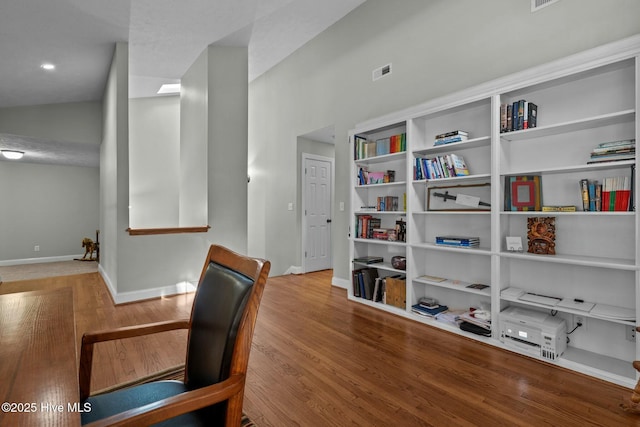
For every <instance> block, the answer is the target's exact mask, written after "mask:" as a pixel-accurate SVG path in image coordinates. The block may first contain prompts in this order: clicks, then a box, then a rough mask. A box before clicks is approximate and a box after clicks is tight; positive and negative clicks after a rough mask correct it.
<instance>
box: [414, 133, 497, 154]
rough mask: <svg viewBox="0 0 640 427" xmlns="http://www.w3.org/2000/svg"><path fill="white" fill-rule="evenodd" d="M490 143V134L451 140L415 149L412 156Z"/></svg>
mask: <svg viewBox="0 0 640 427" xmlns="http://www.w3.org/2000/svg"><path fill="white" fill-rule="evenodd" d="M490 145H491V136H482V137H480V138H472V139H468V140H466V141H460V142H453V143H451V144H444V145H438V146H433V147H429V148H423V149H422V150H416V151H414V152H413V156H414V157H423V156H428V155H432V154H439V153H447V152H452V151H454V150H455V151H457V150H465V149H469V148H477V147H489V146H490Z"/></svg>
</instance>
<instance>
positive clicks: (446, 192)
mask: <svg viewBox="0 0 640 427" xmlns="http://www.w3.org/2000/svg"><path fill="white" fill-rule="evenodd" d="M426 196H427V197H426V206H425V210H427V211H468V210H471V211H490V210H491V184H490V183H483V184H468V185H448V186H437V187H430V186H427V194H426Z"/></svg>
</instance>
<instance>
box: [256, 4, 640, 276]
mask: <svg viewBox="0 0 640 427" xmlns="http://www.w3.org/2000/svg"><path fill="white" fill-rule="evenodd" d="M638 16H640V2H638V1H634V0H611V1H607V2H602V1H598V0H588V1H585V0H562V1H560V2H558V3H556V4H554V5H552V6H549V7H546V8H544V9H542V10H540V11H538V12H536V13H533V14H532V13H531V12H530V2H529V1H524V0H520V1H514V0H493V1H490V2H479V1H476V0H457V1H444V0H431V1H428V0H403V1H393V2H392V1H387V0H368V1H367V2H365V3H364V4H363V5H362V6H360V7H359V8H357V9H355V10H354V11H353V12H352V13H350V14H349V15H347V16H346V17H345V18H344V19H342V20H341V21H339V22H338V23H336V24H335V25H333V26H332V27H330V28H329V29H328V30H327V31H325V32H324V33H322V34H321V35H319V36H318V37H316V38H315V39H313V40H312V41H311V42H309V43H308V44H307V45H305V46H304V47H302V48H301V49H299V50H298V51H296V52H295V53H294V54H292V55H291V56H290V57H288V58H287V59H286V60H284V61H283V62H282V63H280V64H279V65H277V66H276V67H274V68H273V69H271V70H270V71H268V72H267V73H265V74H264V75H262V76H261V77H259V78H257V79H255V80H254V81H253V82H252V83H251V84H250V104H249V111H250V114H249V117H250V122H249V159H250V166H251V168H252V169H253V170H255V171H256V175H258V176H260V177H261V178H262V179H259V180H256V181H254V180H253V179H252V182H251V185H250V190H249V225H248V227H249V236H250V241H249V252H250V253H252V254H255V255H259V256H263V257H265V258H267V259H270V260H271V261H272V270H271V271H272V273H273V274H282V273H283V272H284V271H285V270H286V269H287V268H288V267H289V266H291V265H294V264H295V263H296V261H297V248H298V247H299V246H300V235H299V233H298V234H297V235H295V234H293V233H288V232H287V231H288V230H290V229H291V224H294V223H295V222H296V218H294V217H293V215H295V213H294V212H289V211H287V202H288V201H290V200H294V199H295V197H296V189H297V186H296V159H295V158H294V156H295V155H296V137H297V135H301V134H304V132H305V131H307V130H308V129H318V128H322V127H323V126H325V125H326V123H333V124H335V130H336V138H335V141H336V164H335V166H336V191H335V203H334V215H333V229H332V230H333V239H332V240H333V259H334V276H336V277H337V278H341V279H344V280H348V279H349V259H348V256H349V255H348V254H349V252H348V241H347V234H348V227H349V225H350V223H351V221H350V217H349V213H348V212H347V211H346V210H345V211H344V212H339V211H335V207H336V206H338V205H339V202H345V205H346V206H349V197H350V196H349V194H350V192H349V191H350V185H351V184H352V182H353V180H352V179H351V177H350V176H349V162H350V159H351V152H350V150H349V146H348V143H347V134H348V131H349V129H352V128H353V127H354V126H355V125H356V124H357V123H359V122H361V121H364V120H367V119H371V118H374V117H377V116H380V115H383V114H386V113H390V112H393V111H396V110H399V109H402V108H407V107H410V106H412V105H416V104H420V103H423V102H425V101H427V100H429V99H433V98H435V97H438V96H441V95H444V94H447V93H450V92H453V91H456V90H461V89H464V88H467V87H470V86H473V85H475V84H478V83H482V82H485V81H488V80H491V79H494V78H497V77H500V76H503V75H507V74H511V73H513V72H515V71H519V70H523V69H526V68H529V67H531V66H533V65H537V64H541V63H544V62H548V61H550V60H553V59H557V58H561V57H564V56H567V55H570V54H572V53H576V52H579V51H582V50H585V49H588V48H591V47H595V46H598V45H601V44H604V43H606V42H609V41H614V40H617V39H620V38H623V37H626V36H630V35H633V34H636V33H638V32H639V31H640V20H638V19H637V17H638ZM388 63H392V64H393V71H392V74H391V75H389V76H387V77H385V78H383V79H381V80H378V81H376V82H372V79H371V72H372V70H374V69H375V68H378V67H380V66H383V65H385V64H388Z"/></svg>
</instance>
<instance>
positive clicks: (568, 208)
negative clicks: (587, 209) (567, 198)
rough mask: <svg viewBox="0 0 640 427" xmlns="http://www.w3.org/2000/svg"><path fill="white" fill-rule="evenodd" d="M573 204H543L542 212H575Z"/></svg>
mask: <svg viewBox="0 0 640 427" xmlns="http://www.w3.org/2000/svg"><path fill="white" fill-rule="evenodd" d="M576 211H577V208H576V206H575V205H559V206H543V207H542V212H576Z"/></svg>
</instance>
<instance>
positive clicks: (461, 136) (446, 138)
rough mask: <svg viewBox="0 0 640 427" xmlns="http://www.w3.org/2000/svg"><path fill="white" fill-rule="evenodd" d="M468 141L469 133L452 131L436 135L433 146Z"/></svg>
mask: <svg viewBox="0 0 640 427" xmlns="http://www.w3.org/2000/svg"><path fill="white" fill-rule="evenodd" d="M468 139H469V132H467V131H464V130H453V131H451V132H445V133H441V134H438V135H436V137H435V141H433V145H434V146H438V145H446V144H452V143H454V142H462V141H466V140H468Z"/></svg>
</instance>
